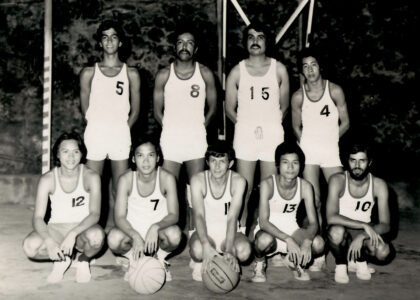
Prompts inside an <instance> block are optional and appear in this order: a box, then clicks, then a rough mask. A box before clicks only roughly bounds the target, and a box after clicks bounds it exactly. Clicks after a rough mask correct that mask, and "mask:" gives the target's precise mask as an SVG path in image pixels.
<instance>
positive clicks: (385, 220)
mask: <svg viewBox="0 0 420 300" xmlns="http://www.w3.org/2000/svg"><path fill="white" fill-rule="evenodd" d="M373 194H374V196H375V197H376V201H377V205H378V215H379V224H377V225H375V226H374V229H375V231H376V232H377V233H378V234H385V233H388V232H389V230H390V211H389V202H388V186H387V184H386V182H385V181H384V180H382V179H381V178H377V177H374V178H373Z"/></svg>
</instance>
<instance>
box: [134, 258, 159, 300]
mask: <svg viewBox="0 0 420 300" xmlns="http://www.w3.org/2000/svg"><path fill="white" fill-rule="evenodd" d="M128 283H129V284H130V287H131V288H132V289H133V290H135V291H136V292H137V293H139V294H144V295H151V294H154V293H156V292H157V291H158V290H160V288H161V287H162V286H163V284H164V283H165V269H164V267H163V266H162V264H161V263H160V262H159V261H158V260H157V259H155V258H153V257H150V256H144V257H142V258H140V259H139V260H138V262H137V264H136V265H135V266H134V268H133V269H132V270H131V271H130V275H129V277H128Z"/></svg>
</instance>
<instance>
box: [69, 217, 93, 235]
mask: <svg viewBox="0 0 420 300" xmlns="http://www.w3.org/2000/svg"><path fill="white" fill-rule="evenodd" d="M98 222H99V213H96V212H95V213H90V214H89V215H88V216H87V217H86V218H84V219H83V220H82V222H80V224H79V225H77V226H76V227H74V228H73V229H72V231H73V232H74V233H75V234H76V235H79V234H81V233H82V232H83V231H85V230H86V229H88V228H90V227H92V226H93V225H95V224H98Z"/></svg>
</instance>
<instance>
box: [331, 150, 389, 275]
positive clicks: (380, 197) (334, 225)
mask: <svg viewBox="0 0 420 300" xmlns="http://www.w3.org/2000/svg"><path fill="white" fill-rule="evenodd" d="M346 163H347V165H348V166H347V167H348V168H347V169H348V171H346V172H345V173H344V174H335V175H333V176H332V177H331V179H330V182H329V186H328V188H329V189H328V199H327V221H328V225H329V229H328V240H329V245H330V249H331V252H332V254H333V255H334V257H335V261H336V267H335V277H334V279H335V281H336V282H338V283H348V282H349V277H348V274H347V265H348V266H349V270H350V268H351V265H353V267H352V268H353V269H355V271H356V276H357V278H359V279H361V280H370V278H371V273H372V272H373V270H372V269H371V268H369V267H368V266H367V262H366V259H367V258H368V256H369V255H370V256H374V257H376V259H378V260H385V259H386V258H387V256H388V255H389V253H390V246H389V244H388V241H387V240H386V234H387V233H388V232H389V230H390V211H389V204H388V187H387V184H386V183H385V181H384V180H382V179H381V178H378V177H376V176H373V175H372V174H371V173H370V165H371V163H372V158H371V155H370V153H369V148H368V147H367V146H366V145H364V144H358V143H354V144H353V145H351V147H350V150H349V152H348V156H347V161H346ZM375 205H376V206H377V209H378V216H379V223H378V224H373V222H372V219H371V216H372V208H373V207H374V206H375ZM384 235H385V236H384ZM384 240H385V241H384ZM354 262H356V263H355V266H354ZM353 271H354V270H353Z"/></svg>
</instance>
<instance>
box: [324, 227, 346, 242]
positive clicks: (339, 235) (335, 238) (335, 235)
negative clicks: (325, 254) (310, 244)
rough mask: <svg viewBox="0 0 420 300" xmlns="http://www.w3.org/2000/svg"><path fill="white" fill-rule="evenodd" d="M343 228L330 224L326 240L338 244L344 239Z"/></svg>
mask: <svg viewBox="0 0 420 300" xmlns="http://www.w3.org/2000/svg"><path fill="white" fill-rule="evenodd" d="M344 233H345V229H344V227H342V226H331V228H330V229H329V230H328V240H329V242H330V243H332V244H334V245H338V244H340V243H341V242H342V241H343V239H344Z"/></svg>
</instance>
